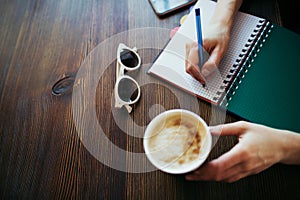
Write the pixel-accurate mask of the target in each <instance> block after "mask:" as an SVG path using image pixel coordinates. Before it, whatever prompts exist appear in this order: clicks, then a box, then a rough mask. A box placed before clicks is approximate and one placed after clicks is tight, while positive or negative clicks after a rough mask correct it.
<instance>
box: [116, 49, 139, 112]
mask: <svg viewBox="0 0 300 200" xmlns="http://www.w3.org/2000/svg"><path fill="white" fill-rule="evenodd" d="M140 66H141V58H140V56H139V55H138V54H137V49H136V48H135V47H134V48H133V49H131V48H129V47H127V46H126V45H125V44H123V43H120V44H119V47H118V51H117V66H116V85H115V107H116V108H122V106H125V108H126V109H127V111H128V113H130V112H131V111H132V107H131V106H130V105H131V104H134V103H136V102H137V101H138V100H139V98H140V96H141V89H140V86H139V84H138V83H137V82H136V80H134V79H133V78H131V77H130V76H128V75H125V72H126V71H134V70H136V69H138V68H139V67H140ZM125 70H126V71H125Z"/></svg>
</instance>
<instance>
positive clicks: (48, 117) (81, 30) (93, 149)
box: [0, 0, 300, 199]
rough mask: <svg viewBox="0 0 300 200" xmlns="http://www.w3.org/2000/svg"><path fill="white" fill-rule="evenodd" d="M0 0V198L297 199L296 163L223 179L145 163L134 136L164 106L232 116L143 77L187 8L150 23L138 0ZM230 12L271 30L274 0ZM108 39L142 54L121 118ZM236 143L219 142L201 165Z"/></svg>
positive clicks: (223, 118) (211, 118)
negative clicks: (134, 90) (129, 108)
mask: <svg viewBox="0 0 300 200" xmlns="http://www.w3.org/2000/svg"><path fill="white" fill-rule="evenodd" d="M0 4H1V6H0V13H1V14H0V16H1V17H0V29H1V31H0V199H16V198H18V199H19V198H21V199H71V198H72V199H73V198H78V199H271V198H273V199H283V198H285V199H299V198H300V170H299V169H300V168H299V167H298V166H286V165H281V164H277V165H274V166H272V167H271V168H269V169H268V170H266V171H264V172H262V173H260V174H257V175H253V176H250V177H247V178H244V179H242V180H240V181H238V182H235V183H232V184H229V183H224V182H189V181H186V180H185V179H184V176H181V175H170V174H166V173H163V172H161V171H158V170H154V169H153V168H151V167H149V168H148V167H147V166H149V163H148V161H147V160H146V159H144V157H143V155H144V154H143V144H142V134H143V131H144V129H145V127H146V125H147V124H148V123H149V122H150V120H151V119H152V118H153V117H154V116H155V115H156V114H158V113H160V112H162V111H163V110H169V109H172V108H186V109H189V110H192V111H194V112H196V113H198V114H199V115H200V116H202V117H203V118H204V119H205V120H206V121H207V123H208V124H210V125H213V124H218V123H224V122H233V121H237V120H239V119H238V118H236V117H234V116H232V115H230V114H228V113H224V112H223V111H220V110H219V109H217V108H214V107H212V106H211V105H209V104H207V103H204V102H203V101H201V100H198V99H195V97H193V96H191V95H188V94H186V93H185V92H183V91H180V90H178V89H176V88H174V87H172V86H170V85H167V84H164V83H162V82H160V81H159V80H157V79H155V78H153V77H149V76H148V75H146V74H145V73H144V72H145V71H146V70H147V66H149V64H150V63H151V62H152V61H153V60H154V58H155V57H156V55H157V54H158V53H159V50H160V49H159V48H161V47H162V46H163V45H164V44H165V42H166V41H167V40H168V34H169V31H170V30H171V29H172V28H174V27H176V26H178V25H179V20H180V18H181V17H182V16H183V15H185V14H187V13H188V12H189V10H188V9H184V10H182V11H180V12H177V13H176V14H173V15H170V16H168V17H166V18H158V17H157V16H156V15H155V14H154V12H153V10H152V8H151V6H150V4H149V2H148V1H147V0H143V1H141V0H123V1H117V0H110V1H102V0H88V1H86V0H78V1H71V0H61V1H56V0H43V1H40V0H28V1H24V0H2V1H1V3H0ZM241 10H242V11H245V12H248V13H251V14H255V15H257V16H262V17H265V18H268V19H270V20H272V21H274V22H275V23H278V24H280V25H281V16H280V14H279V12H278V5H277V3H276V2H275V1H272V0H268V1H264V3H261V2H260V1H258V0H251V1H247V2H246V1H245V2H244V4H243V6H242V8H241ZM119 42H124V43H126V44H128V45H134V44H139V46H138V48H139V47H140V50H139V54H140V56H141V58H142V60H143V66H142V68H141V69H140V70H139V72H138V73H135V74H132V76H134V77H135V79H136V80H137V81H138V82H139V83H141V90H142V96H141V99H140V101H139V102H138V103H137V104H135V105H134V106H133V112H132V113H131V114H128V113H127V112H126V110H125V109H115V108H114V98H113V93H114V84H115V80H116V77H115V65H116V48H117V44H118V43H119ZM141 45H142V46H141ZM73 86H74V87H73ZM236 142H237V139H236V138H235V137H222V138H219V140H218V141H217V144H216V145H215V146H214V148H213V150H212V152H211V155H210V156H209V158H208V160H211V159H213V158H215V157H217V156H219V155H221V154H222V153H224V152H226V151H228V150H229V149H230V148H231V147H232V146H233V145H234V144H235V143H236ZM134 155H138V156H134ZM139 158H140V159H139ZM143 170H144V171H143Z"/></svg>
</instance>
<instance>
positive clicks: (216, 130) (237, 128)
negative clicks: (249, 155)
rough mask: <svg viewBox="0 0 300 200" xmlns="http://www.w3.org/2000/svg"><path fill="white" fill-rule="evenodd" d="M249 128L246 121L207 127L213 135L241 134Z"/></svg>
mask: <svg viewBox="0 0 300 200" xmlns="http://www.w3.org/2000/svg"><path fill="white" fill-rule="evenodd" d="M248 128H249V124H248V122H244V121H238V122H233V123H229V124H222V125H218V126H211V127H209V129H210V132H211V133H212V134H213V135H223V136H224V135H237V136H239V135H241V134H243V133H244V132H245V131H246V130H247V129H248Z"/></svg>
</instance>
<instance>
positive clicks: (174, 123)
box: [143, 109, 212, 174]
mask: <svg viewBox="0 0 300 200" xmlns="http://www.w3.org/2000/svg"><path fill="white" fill-rule="evenodd" d="M143 143H144V150H145V153H146V155H147V158H148V159H149V161H150V162H151V163H152V164H153V165H154V166H155V167H157V168H158V169H160V170H161V171H164V172H167V173H171V174H184V173H187V172H190V171H193V170H195V169H197V168H198V167H200V166H201V165H202V164H203V162H204V161H205V160H206V159H207V157H208V155H209V153H210V151H211V148H212V136H211V134H210V132H209V129H208V126H207V124H206V122H205V121H204V120H203V119H202V118H201V117H200V116H199V115H197V114H195V113H193V112H191V111H188V110H185V109H172V110H167V111H165V112H163V113H160V114H159V115H157V116H156V117H155V118H153V119H152V120H151V122H150V123H149V124H148V126H147V128H146V130H145V135H144V140H143Z"/></svg>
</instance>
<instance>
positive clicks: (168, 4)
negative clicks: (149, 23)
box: [149, 0, 197, 16]
mask: <svg viewBox="0 0 300 200" xmlns="http://www.w3.org/2000/svg"><path fill="white" fill-rule="evenodd" d="M149 1H150V3H151V5H152V8H153V9H154V11H155V13H156V14H157V15H159V16H162V15H165V14H168V13H170V12H172V11H175V10H177V9H180V8H183V7H185V6H188V5H190V4H192V3H195V2H196V1H197V0H149Z"/></svg>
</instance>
